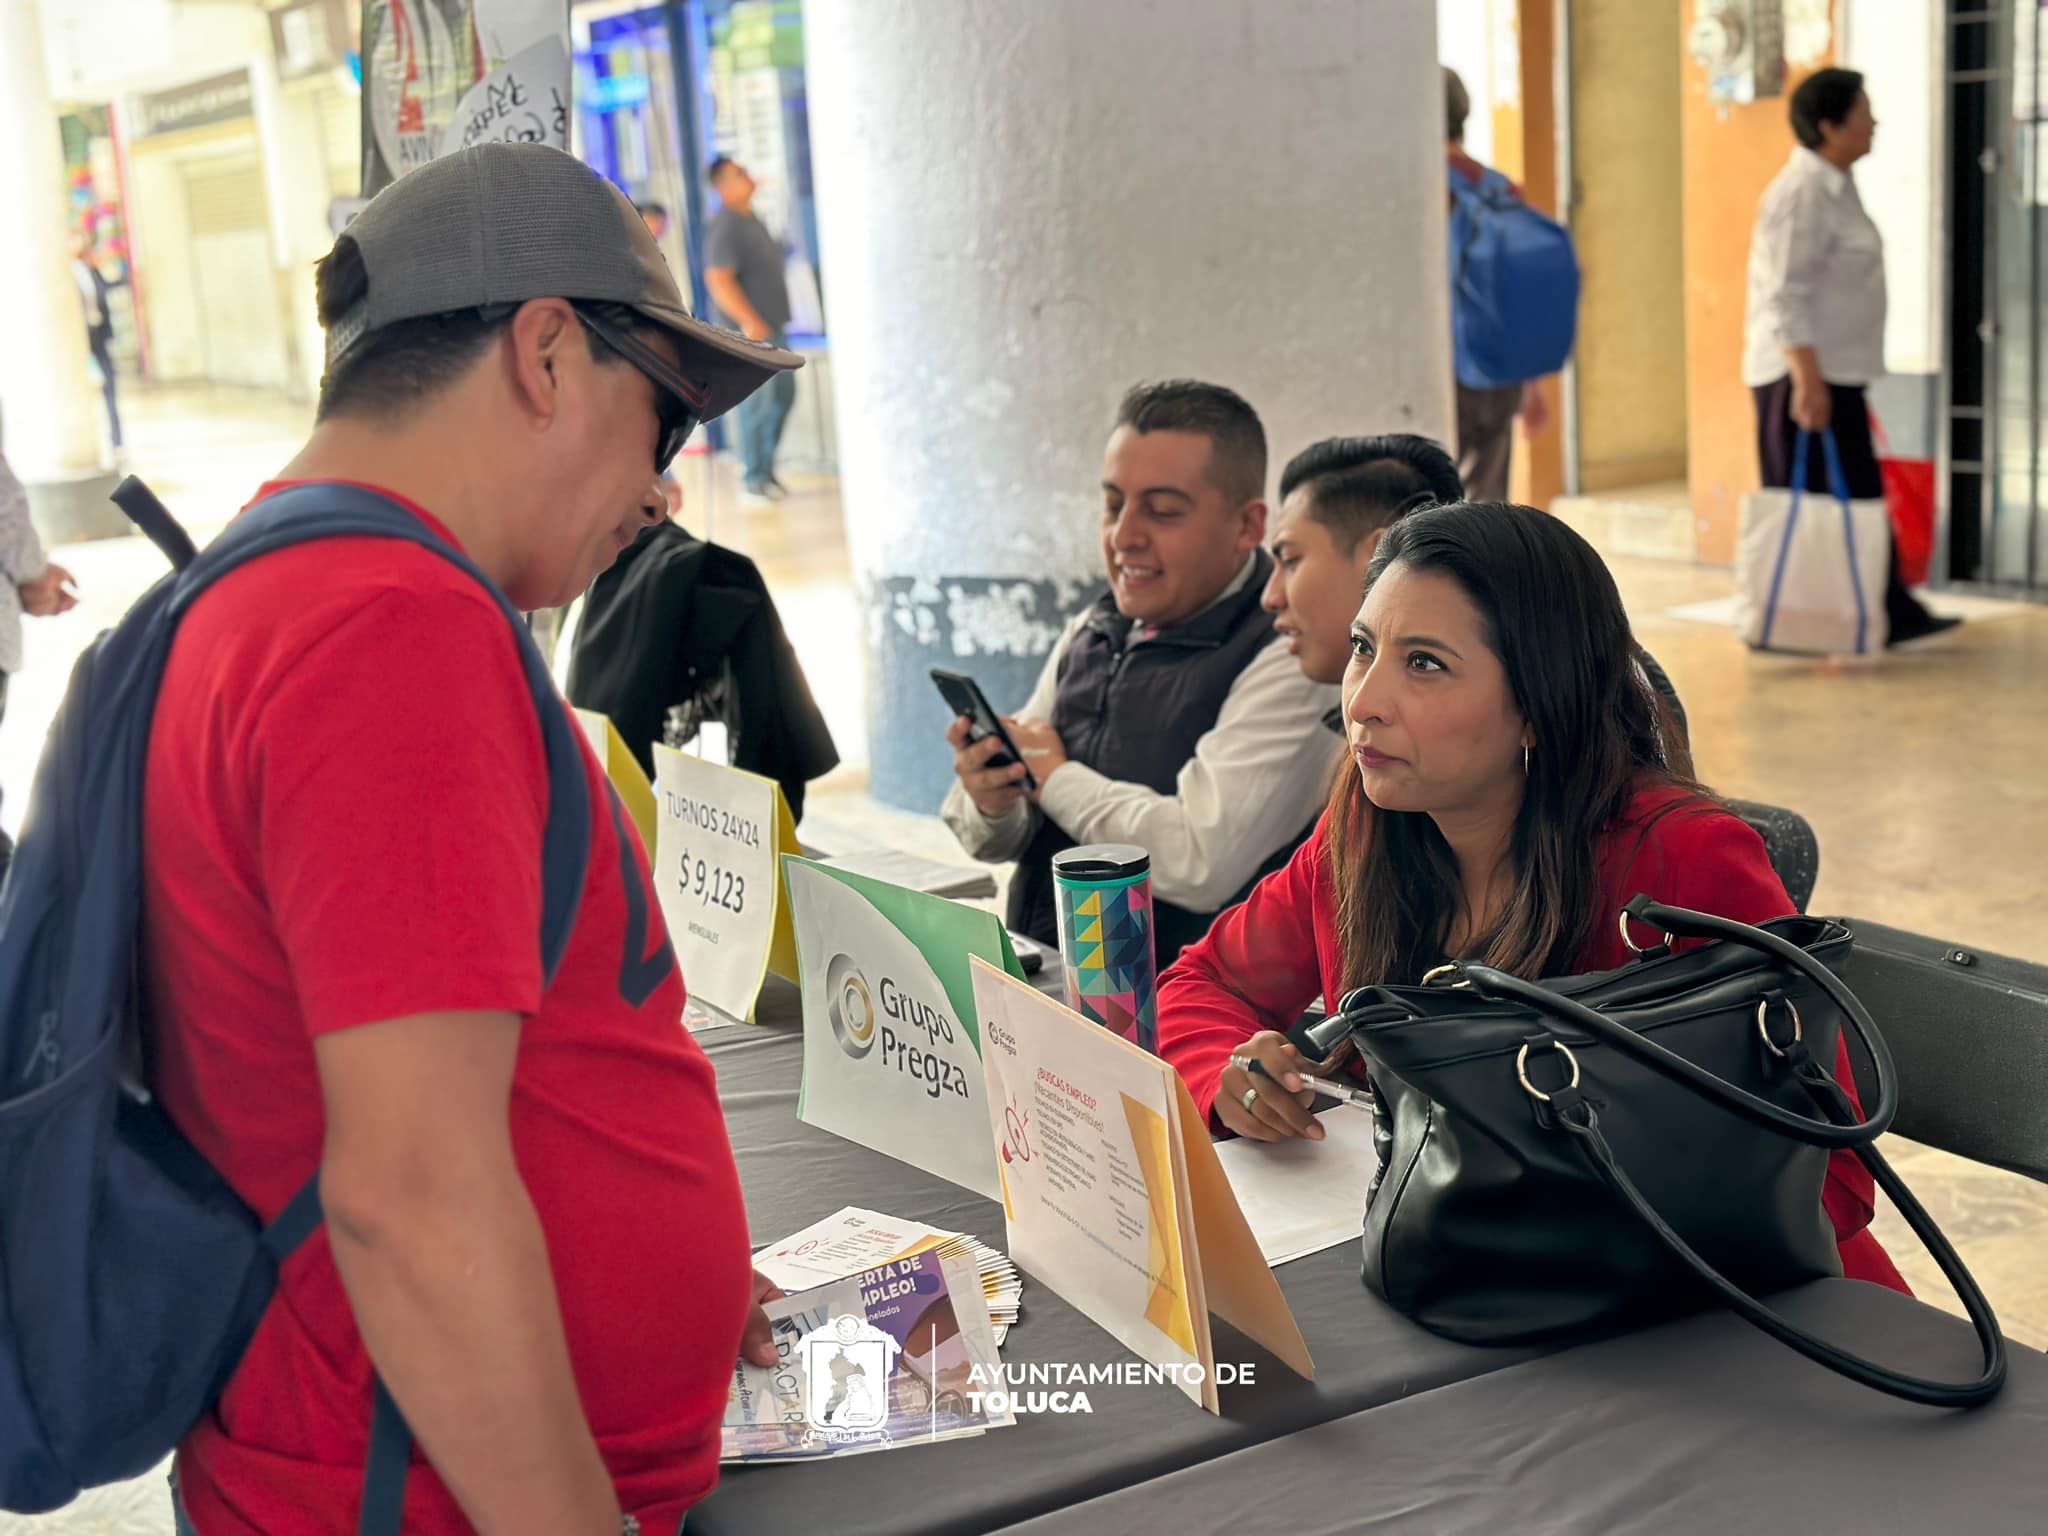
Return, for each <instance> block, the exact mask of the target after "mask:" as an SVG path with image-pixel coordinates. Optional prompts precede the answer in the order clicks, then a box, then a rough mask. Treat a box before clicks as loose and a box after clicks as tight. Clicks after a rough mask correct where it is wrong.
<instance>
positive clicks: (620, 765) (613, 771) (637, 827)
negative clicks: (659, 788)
mask: <svg viewBox="0 0 2048 1536" xmlns="http://www.w3.org/2000/svg"><path fill="white" fill-rule="evenodd" d="M576 721H577V723H578V724H579V725H581V726H582V727H583V734H584V735H585V736H586V737H587V738H588V739H589V741H590V747H591V750H592V751H594V752H595V753H597V760H598V761H599V762H600V763H603V764H604V773H605V777H606V778H608V779H610V780H611V781H612V788H613V789H615V790H617V791H618V792H619V803H620V804H622V805H624V806H625V808H626V814H627V815H628V816H630V817H631V818H632V819H633V830H634V831H636V832H638V833H639V834H640V846H641V847H643V848H645V849H646V850H647V851H648V857H649V858H652V857H653V856H654V786H653V785H652V784H649V783H648V782H647V775H646V774H644V773H642V772H641V771H640V764H639V761H638V760H637V759H636V758H635V757H634V756H633V753H632V751H631V750H630V749H629V748H628V747H627V746H626V739H625V738H624V737H623V736H621V735H620V734H619V728H618V727H617V726H615V725H613V724H612V723H611V721H610V719H608V718H607V717H606V716H604V715H600V714H599V713H598V712H597V711H596V710H594V709H579V710H577V711H576Z"/></svg>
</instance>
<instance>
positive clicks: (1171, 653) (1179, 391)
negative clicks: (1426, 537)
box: [941, 380, 1338, 968]
mask: <svg viewBox="0 0 2048 1536" xmlns="http://www.w3.org/2000/svg"><path fill="white" fill-rule="evenodd" d="M1265 488H1266V437H1265V431H1264V429H1263V428H1262V427H1261V426H1260V424H1259V418H1258V416H1257V415H1256V414H1255V413H1254V412H1253V410H1252V408H1251V407H1250V406H1249V405H1247V404H1246V403H1245V402H1244V400H1243V399H1241V398H1240V397H1239V396H1238V395H1236V394H1235V393H1233V392H1232V391H1230V390H1228V389H1224V388H1222V387H1221V386H1218V385H1214V384H1202V383H1196V382H1193V381H1189V380H1174V381H1170V382H1167V383H1162V384H1141V385H1139V386H1138V387H1137V388H1135V389H1133V390H1132V391H1131V392H1130V393H1129V394H1128V395H1126V396H1125V397H1124V401H1123V405H1122V408H1121V409H1120V410H1119V412H1118V413H1117V421H1116V426H1115V429H1114V430H1113V431H1112V432H1111V434H1110V439H1109V446H1108V448H1107V450H1106V452H1105V453H1104V456H1103V467H1102V497H1103V509H1102V556H1103V564H1104V566H1105V568H1106V571H1107V574H1108V577H1109V591H1108V592H1107V593H1105V594H1104V595H1103V596H1102V598H1101V599H1099V600H1098V601H1097V602H1096V603H1094V604H1093V605H1092V606H1090V607H1089V608H1087V609H1085V610H1084V611H1083V612H1081V613H1080V614H1077V615H1076V616H1075V617H1074V618H1073V620H1072V621H1071V622H1069V623H1068V625H1067V626H1066V628H1065V630H1064V631H1063V632H1062V633H1061V635H1060V638H1059V640H1058V642H1057V643H1056V644H1055V645H1054V647H1053V652H1052V655H1051V656H1050V657H1049V658H1048V659H1047V661H1046V664H1045V670H1044V671H1043V673H1041V674H1040V676H1039V679H1038V685H1037V687H1036V688H1034V689H1033V690H1032V693H1031V697H1030V698H1029V699H1028V700H1027V701H1026V702H1025V704H1024V707H1023V708H1022V709H1020V710H1018V711H1017V715H1016V718H1015V719H1014V720H1010V719H1007V718H1006V721H1005V723H1006V725H1007V726H1008V729H1009V731H1010V734H1011V736H1012V738H1013V739H1014V740H1015V741H1016V743H1017V746H1018V748H1019V750H1020V751H1022V752H1023V753H1024V754H1025V758H1026V761H1025V763H1023V764H1017V765H1013V766H1011V767H1005V768H990V767H989V766H988V759H989V758H990V757H991V756H994V755H995V754H996V753H997V752H999V751H1000V750H1001V744H1000V742H998V741H997V740H996V739H995V738H993V737H991V738H989V739H988V740H985V741H982V742H979V743H975V744H969V743H968V741H967V723H966V722H965V721H964V720H956V721H954V722H953V726H952V729H951V730H950V731H949V732H948V734H947V740H948V741H949V742H950V743H951V745H952V747H953V751H954V760H953V762H954V771H955V772H956V773H957V774H958V775H959V782H958V783H956V784H955V785H954V786H953V788H952V791H951V792H950V793H949V794H948V795H947V797H946V803H945V807H944V809H943V811H942V813H941V814H942V815H943V816H944V818H945V821H946V824H947V826H949V827H950V828H952V830H953V834H954V835H955V836H956V837H957V838H958V839H959V840H960V846H961V847H962V848H964V849H965V850H966V851H967V852H968V853H970V854H972V855H974V856H975V857H976V858H980V859H984V860H987V861H989V862H997V861H1001V860H1005V859H1015V860H1017V870H1016V873H1015V875H1014V876H1013V878H1012V880H1011V883H1010V898H1009V911H1008V922H1009V925H1010V927H1011V928H1013V929H1015V930H1016V931H1018V932H1020V933H1023V934H1027V935H1029V936H1030V937H1031V938H1034V939H1037V940H1039V941H1040V942H1043V943H1047V944H1051V943H1055V942H1057V933H1056V925H1055V921H1054V902H1053V889H1052V870H1051V861H1052V857H1053V855H1054V854H1056V853H1058V852H1060V851H1061V850H1063V849H1066V848H1071V847H1073V846H1075V845H1076V844H1081V843H1135V844H1137V845H1138V846H1140V847H1142V848H1144V849H1145V850H1146V851H1147V852H1149V853H1150V854H1151V857H1152V895H1153V900H1154V933H1155V943H1156V953H1157V957H1158V962H1159V965H1160V966H1161V968H1164V967H1165V966H1166V965H1168V964H1169V963H1171V961H1172V960H1173V958H1174V956H1175V955H1177V954H1179V953H1180V951H1181V949H1182V948H1183V947H1184V946H1185V945H1187V944H1188V943H1191V942H1192V941H1193V940H1195V939H1197V938H1199V937H1201V936H1202V934H1204V933H1206V932H1207V931H1208V927H1209V923H1210V921H1211V919H1213V918H1214V916H1215V915H1216V913H1217V912H1218V911H1220V910H1221V909H1222V908H1224V907H1225V906H1227V905H1229V904H1230V903H1231V902H1233V901H1234V900H1236V899H1238V898H1239V897H1241V896H1242V895H1243V894H1244V893H1245V891H1247V890H1248V889H1249V887H1250V885H1251V883H1252V882H1253V880H1254V879H1255V878H1256V877H1257V876H1259V875H1260V874H1262V873H1264V872H1265V871H1266V870H1267V869H1269V868H1277V867H1278V866H1279V865H1280V864H1281V863H1284V862H1285V860H1286V856H1287V855H1288V854H1289V853H1291V852H1292V851H1293V849H1294V847H1295V846H1296V845H1297V844H1298V843H1299V842H1300V840H1301V838H1302V837H1303V835H1304V834H1306V833H1307V831H1308V830H1309V828H1310V827H1311V826H1312V825H1313V824H1314V822H1315V819H1316V815H1317V813H1318V812H1319V811H1320V810H1321V808H1322V805H1323V802H1324V799H1325V797H1326V796H1327V794H1328V792H1329V788H1330V780H1331V775H1332V771H1333V769H1334V766H1335V762H1336V757H1337V749H1338V738H1337V737H1336V736H1335V735H1333V734H1332V733H1331V731H1330V729H1329V728H1328V727H1327V726H1326V725H1325V724H1324V716H1325V715H1326V714H1328V713H1329V712H1330V711H1331V710H1332V709H1333V708H1334V707H1335V705H1336V703H1337V690H1336V689H1335V688H1333V687H1330V686H1328V685H1326V684H1321V683H1316V682H1313V681H1311V680H1310V679H1308V678H1306V677H1304V676H1303V675H1302V671H1301V668H1300V667H1298V666H1297V665H1296V664H1295V662H1294V659H1293V657H1291V656H1290V655H1289V654H1288V652H1287V647H1286V645H1285V644H1284V643H1283V642H1282V640H1281V637H1280V635H1279V634H1278V632H1277V631H1276V630H1275V628H1274V624H1273V616H1272V615H1271V614H1269V613H1267V612H1265V611H1264V610H1263V609H1262V608H1261V607H1260V597H1261V594H1262V593H1263V592H1264V590H1265V587H1266V583H1267V580H1268V578H1269V577H1270V576H1271V574H1272V559H1271V557H1270V556H1269V555H1267V554H1266V552H1265V551H1264V550H1263V549H1262V548H1261V547H1260V545H1261V542H1262V541H1263V539H1264V537H1265V532H1266V502H1265ZM997 702H1000V701H997ZM1026 766H1028V767H1029V768H1030V770H1031V772H1032V774H1033V775H1034V777H1035V778H1036V780H1037V781H1038V786H1039V787H1038V792H1037V793H1036V794H1035V795H1032V794H1027V793H1026V791H1025V789H1024V787H1023V785H1022V783H1021V782H1020V781H1021V780H1022V778H1023V774H1024V769H1025V767H1026Z"/></svg>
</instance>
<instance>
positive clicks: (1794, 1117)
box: [1457, 896, 1899, 1148]
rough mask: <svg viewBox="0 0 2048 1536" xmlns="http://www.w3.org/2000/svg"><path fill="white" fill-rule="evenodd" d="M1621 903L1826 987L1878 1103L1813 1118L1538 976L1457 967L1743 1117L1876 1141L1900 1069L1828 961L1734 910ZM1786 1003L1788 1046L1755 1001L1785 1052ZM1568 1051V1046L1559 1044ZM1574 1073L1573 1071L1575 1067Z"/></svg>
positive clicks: (1638, 915) (1680, 933) (1892, 1110)
mask: <svg viewBox="0 0 2048 1536" xmlns="http://www.w3.org/2000/svg"><path fill="white" fill-rule="evenodd" d="M1622 911H1623V912H1624V913H1625V914H1626V915H1627V917H1628V918H1629V919H1630V920H1633V921H1635V922H1638V923H1641V924H1643V925H1644V926H1646V927H1650V928H1655V929H1657V930H1659V931H1660V932H1663V933H1668V934H1671V935H1672V936H1674V937H1677V938H1708V939H1724V940H1726V941H1728V942H1729V943H1732V944H1740V945H1743V946H1745V947H1747V948H1749V949H1753V950H1756V951H1758V952H1759V953H1761V954H1765V955H1768V956H1770V957H1771V958H1773V959H1775V960H1778V961H1781V962H1782V963H1784V964H1786V965H1788V966H1791V967H1792V968H1793V969H1795V970H1797V971H1799V972H1800V973H1801V974H1803V975H1805V976H1806V977H1808V978H1809V979H1811V980H1812V981H1813V982H1814V983H1815V984H1816V985H1817V986H1819V987H1820V989H1821V990H1822V991H1823V992H1825V993H1827V995H1828V997H1829V998H1830V999H1831V1000H1832V1001H1833V1002H1834V1004H1835V1006H1836V1007H1838V1008H1840V1009H1841V1010H1842V1014H1843V1016H1844V1017H1845V1018H1846V1019H1847V1020H1848V1024H1849V1027H1850V1028H1851V1029H1853V1030H1854V1031H1855V1032H1856V1034H1857V1036H1858V1038H1859V1039H1861V1040H1862V1042H1863V1047H1864V1049H1865V1050H1866V1051H1868V1052H1869V1054H1870V1062H1871V1075H1872V1077H1873V1078H1874V1079H1875V1082H1876V1087H1877V1103H1876V1105H1875V1106H1874V1107H1873V1108H1871V1109H1870V1110H1869V1111H1868V1112H1867V1113H1866V1114H1865V1115H1864V1117H1863V1118H1862V1119H1860V1120H1859V1119H1857V1118H1855V1116H1854V1115H1853V1114H1852V1115H1850V1116H1849V1117H1848V1118H1847V1120H1846V1121H1845V1122H1837V1121H1836V1120H1834V1119H1832V1118H1814V1117H1809V1116H1806V1115H1801V1114H1796V1113H1794V1112H1793V1111H1791V1110H1788V1109H1785V1108H1783V1107H1781V1106H1780V1105H1777V1104H1773V1103H1771V1102H1770V1101H1769V1100H1768V1099H1760V1098H1758V1097H1757V1096H1756V1095H1755V1094H1752V1093H1749V1092H1748V1091H1746V1090H1744V1089H1741V1088H1738V1087H1736V1086H1735V1085H1734V1084H1733V1083H1730V1082H1728V1081H1726V1080H1725V1079H1723V1078H1720V1077H1716V1076H1715V1075H1714V1074H1713V1073H1712V1072H1709V1071H1707V1069H1706V1068H1704V1067H1702V1066H1699V1065H1698V1064H1696V1063H1694V1062H1691V1061H1688V1060H1686V1059H1685V1057H1683V1056H1680V1055H1678V1054H1676V1053H1675V1052H1672V1051H1668V1050H1666V1049H1665V1048H1664V1047H1663V1046H1661V1045H1659V1044H1657V1043H1656V1042H1655V1041H1654V1040H1650V1039H1647V1038H1645V1037H1644V1036H1643V1035H1640V1034H1638V1033H1637V1032H1636V1031H1635V1030H1632V1029H1630V1028H1629V1027H1628V1026H1627V1025H1625V1024H1619V1023H1616V1022H1615V1021H1614V1020H1613V1019H1610V1018H1608V1017H1607V1016H1606V1015H1605V1014H1603V1013H1600V1012H1599V1011H1597V1010H1596V1009H1592V1008H1588V1007H1587V1006H1586V1005H1585V1004H1584V1003H1581V1002H1579V1001H1578V1000H1577V999H1576V998H1570V997H1565V996H1562V995H1561V994H1559V993H1556V992H1553V991H1551V990H1550V989H1549V988H1547V987H1544V986H1541V985H1539V984H1538V983H1536V982H1532V981H1524V980H1523V979H1522V978H1521V977H1519V976H1510V975H1508V974H1507V973H1506V972H1505V971H1497V970H1495V969H1494V968H1493V967H1492V966H1487V965H1469V964H1461V965H1459V966H1458V968H1457V969H1458V974H1459V975H1460V976H1461V977H1463V978H1464V979H1465V980H1466V981H1468V982H1470V983H1471V985H1472V988H1473V990H1474V991H1476V992H1478V993H1480V994H1481V995H1482V996H1485V997H1492V998H1504V999H1507V1000H1510V1001H1513V1002H1517V1003H1520V1004H1522V1005H1523V1006H1524V1007H1526V1008H1531V1009H1534V1010H1536V1011H1537V1012H1539V1013H1543V1014H1547V1015H1549V1016H1550V1017H1551V1018H1553V1019H1556V1020H1559V1021H1560V1022H1562V1023H1565V1024H1569V1025H1571V1026H1572V1027H1573V1028H1574V1029H1577V1030H1582V1031H1584V1032H1585V1033H1586V1034H1588V1035H1591V1036H1592V1037H1593V1038H1594V1039H1596V1040H1598V1041H1600V1042H1601V1043H1602V1044H1604V1045H1611V1046H1613V1047H1614V1048H1615V1049H1616V1050H1618V1051H1621V1052H1622V1053H1624V1054H1625V1055H1629V1056H1633V1057H1634V1058H1635V1059H1636V1060H1638V1061H1640V1062H1642V1063H1643V1065H1645V1066H1647V1067H1649V1068H1651V1069H1652V1070H1653V1071H1656V1072H1660V1073H1662V1074H1663V1075H1664V1076H1665V1077H1668V1078H1670V1079H1671V1080H1672V1081H1673V1082H1675V1083H1678V1084H1679V1085H1680V1086H1682V1087H1685V1088H1689V1089H1691V1090H1692V1091H1693V1092H1694V1093H1696V1094H1698V1095H1699V1096H1700V1097H1701V1098H1703V1099H1707V1100H1709V1101H1711V1102H1713V1103H1715V1104H1719V1105H1721V1106H1722V1107H1724V1108H1726V1109H1729V1110H1732V1111H1734V1112H1735V1113H1736V1114H1738V1115H1741V1116H1742V1117H1743V1118H1744V1119H1746V1120H1751V1121H1754V1122H1755V1123H1756V1124H1758V1125H1761V1126H1763V1127H1765V1128H1766V1129H1768V1130H1774V1131H1777V1132H1780V1133H1781V1134H1783V1135H1786V1136H1789V1137H1791V1138H1793V1139H1794V1140H1795V1141H1803V1142H1805V1143H1807V1144H1808V1145H1809V1146H1816V1147H1829V1148H1834V1147H1864V1146H1868V1145H1869V1144H1870V1143H1871V1142H1873V1141H1875V1140H1876V1139H1877V1138H1878V1137H1879V1136H1881V1135H1883V1134H1884V1132H1885V1131H1886V1130H1888V1129H1890V1127H1891V1123H1892V1117H1893V1116H1894V1115H1895V1114H1897V1113H1898V1108H1899V1090H1898V1074H1897V1072H1896V1070H1895V1069H1894V1067H1893V1065H1892V1055H1891V1049H1890V1047H1888V1046H1887V1045H1886V1044H1885V1043H1884V1036H1883V1035H1881V1034H1879V1033H1878V1029H1877V1025H1876V1024H1874V1023H1873V1022H1872V1021H1871V1018H1870V1014H1869V1012H1868V1011H1867V1010H1866V1009H1865V1008H1864V1006H1863V1004H1862V1003H1861V1002H1860V1001H1858V1000H1857V997H1856V994H1855V993H1854V992H1851V991H1850V990H1849V989H1848V988H1847V987H1846V986H1844V985H1843V984H1842V982H1841V979H1840V978H1839V977H1837V976H1836V975H1835V973H1834V972H1833V971H1830V970H1829V969H1828V968H1827V967H1826V966H1824V965H1822V964H1821V963H1820V962H1819V961H1818V960H1815V959H1814V958H1813V957H1812V956H1811V955H1809V954H1807V953H1806V951H1805V950H1803V949H1801V948H1800V947H1799V946H1798V945H1796V944H1792V943H1788V942H1787V941H1786V940H1784V939H1782V938H1780V937H1779V936H1778V935H1777V934H1775V933H1771V932H1769V931H1768V930H1766V929H1763V928H1757V927H1754V926H1752V925H1751V924H1749V923H1738V922H1736V921H1734V920H1733V919H1731V918H1725V917H1716V916H1714V915H1713V914H1712V913H1710V912H1694V911H1691V910H1689V909H1687V908H1685V907H1668V906H1666V905H1664V903H1662V902H1660V901H1653V900H1651V899H1650V898H1649V897H1648V896H1637V897H1636V898H1635V899H1634V900H1632V901H1630V902H1629V903H1628V905H1627V906H1625V907H1624V908H1622ZM1786 1006H1787V1008H1788V1009H1790V1011H1791V1014H1792V1018H1793V1022H1794V1039H1793V1046H1792V1047H1789V1048H1788V1047H1781V1046H1779V1045H1778V1044H1777V1043H1775V1042H1774V1041H1773V1040H1772V1039H1771V1038H1770V1035H1769V1033H1768V1031H1767V1029H1766V1025H1767V1023H1768V1018H1769V1010H1770V999H1768V998H1763V999H1760V1000H1759V1001H1758V1005H1757V1026H1758V1029H1759V1031H1760V1032H1763V1033H1764V1043H1765V1044H1766V1045H1767V1046H1768V1047H1769V1048H1770V1049H1771V1050H1772V1051H1774V1052H1777V1053H1778V1054H1779V1055H1781V1056H1784V1055H1787V1054H1788V1051H1789V1050H1790V1049H1793V1048H1799V1047H1800V1041H1799V1038H1798V1030H1797V1021H1798V1017H1799V1014H1798V1010H1797V1009H1796V1008H1792V1006H1791V1004H1790V1003H1789V1001H1788V1002H1787V1004H1786ZM1561 1048H1562V1049H1564V1050H1565V1051H1566V1053H1567V1055H1569V1051H1570V1048H1569V1047H1568V1046H1565V1047H1561ZM1572 1075H1573V1077H1574V1078H1576V1077H1577V1075H1578V1073H1577V1070H1576V1067H1575V1068H1574V1070H1573V1074H1572Z"/></svg>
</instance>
